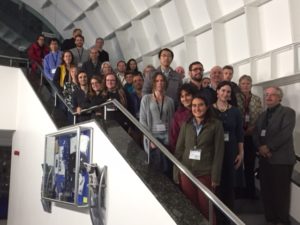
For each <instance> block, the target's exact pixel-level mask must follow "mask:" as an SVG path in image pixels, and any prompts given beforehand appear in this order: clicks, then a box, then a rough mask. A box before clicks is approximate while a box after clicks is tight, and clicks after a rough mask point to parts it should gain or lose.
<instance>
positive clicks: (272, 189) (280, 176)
mask: <svg viewBox="0 0 300 225" xmlns="http://www.w3.org/2000/svg"><path fill="white" fill-rule="evenodd" d="M264 94H265V95H264V98H265V103H266V106H267V110H266V111H264V112H263V113H262V114H261V115H260V116H259V118H258V119H257V122H256V127H255V130H254V134H253V141H254V144H255V145H256V147H257V148H258V154H259V178H260V187H261V198H262V201H263V204H264V211H265V218H266V220H267V224H269V225H280V224H290V220H289V209H290V194H291V181H290V180H291V176H292V171H293V167H294V164H295V163H296V156H295V151H294V141H293V131H294V128H295V122H296V114H295V111H294V110H293V109H291V108H289V107H286V106H282V105H281V100H282V97H283V92H282V90H281V89H280V88H279V87H275V86H273V87H269V88H267V89H266V90H265V93H264Z"/></svg>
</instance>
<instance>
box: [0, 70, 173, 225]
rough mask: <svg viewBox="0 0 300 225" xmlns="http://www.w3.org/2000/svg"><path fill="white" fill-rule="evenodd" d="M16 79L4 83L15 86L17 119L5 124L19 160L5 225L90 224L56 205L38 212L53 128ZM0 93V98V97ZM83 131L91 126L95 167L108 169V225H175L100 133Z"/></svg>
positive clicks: (20, 77)
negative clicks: (47, 145) (47, 138)
mask: <svg viewBox="0 0 300 225" xmlns="http://www.w3.org/2000/svg"><path fill="white" fill-rule="evenodd" d="M9 69H11V68H4V69H3V68H0V73H1V70H3V71H6V74H9V75H10V74H11V72H10V70H9ZM12 71H14V70H12ZM17 74H18V79H15V80H13V76H11V78H12V80H10V79H8V78H7V77H10V76H9V75H7V77H6V80H7V81H8V82H12V81H14V82H15V84H17V87H18V88H17V90H16V92H15V95H16V97H15V98H14V99H15V101H14V102H11V104H13V105H15V108H16V114H15V117H11V118H10V119H11V120H15V118H16V120H15V121H16V123H15V126H14V128H15V130H16V132H15V133H14V135H13V142H12V150H13V151H14V150H19V151H20V155H19V156H15V155H12V161H11V164H12V167H11V180H10V199H9V215H8V225H20V224H26V225H37V224H43V225H48V224H49V225H50V224H51V225H52V224H72V225H85V224H86V225H88V224H91V220H90V216H89V214H88V213H87V212H78V211H73V210H70V209H68V208H64V207H62V206H57V205H55V204H53V207H52V213H51V214H48V213H45V212H44V211H43V209H42V205H41V202H40V191H41V181H42V167H41V164H42V163H43V159H44V141H45V135H46V134H48V133H53V132H55V131H56V128H55V126H54V124H53V122H52V121H51V119H50V117H49V116H48V114H47V113H46V111H45V110H44V108H43V107H42V105H41V103H40V102H39V100H38V98H37V97H36V96H35V94H34V92H33V90H32V89H31V87H30V86H29V84H28V83H27V80H26V79H25V77H24V76H23V75H22V74H21V71H19V72H17ZM0 78H2V76H1V77H0ZM2 80H4V79H0V84H1V83H2ZM0 91H1V93H2V94H1V95H0V96H2V95H3V94H4V93H3V92H2V90H1V89H0ZM12 115H14V114H12ZM88 126H90V127H94V132H95V137H96V138H95V139H94V140H95V142H94V159H95V162H97V163H99V165H100V166H103V165H107V166H108V199H107V212H108V215H107V225H116V224H124V225H126V224H128V225H135V224H136V225H140V224H145V225H150V224H170V225H173V224H175V223H174V221H173V220H172V218H171V217H170V216H169V214H167V212H166V211H165V210H164V209H163V208H162V206H161V205H160V204H159V202H158V201H157V200H156V198H155V196H153V194H152V193H150V191H149V190H148V188H147V187H146V186H145V185H144V184H143V182H142V181H141V180H140V179H139V178H138V177H137V175H136V174H135V173H134V172H133V171H132V169H131V168H130V167H129V165H128V164H127V163H126V162H125V160H124V159H123V158H122V157H121V155H120V154H119V153H118V152H117V150H116V149H115V148H114V147H113V146H112V144H111V143H110V142H109V141H108V139H107V138H106V137H105V136H104V135H103V133H102V132H101V131H100V129H99V128H97V127H96V126H95V124H94V123H90V124H88ZM9 128H10V129H11V127H9ZM154 215H155V216H154ZM141 221H143V222H141Z"/></svg>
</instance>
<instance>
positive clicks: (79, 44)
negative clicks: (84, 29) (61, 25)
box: [70, 34, 89, 68]
mask: <svg viewBox="0 0 300 225" xmlns="http://www.w3.org/2000/svg"><path fill="white" fill-rule="evenodd" d="M83 44H84V37H83V36H82V35H80V34H79V35H77V36H76V37H75V45H76V47H75V48H72V49H71V50H70V51H71V52H72V54H73V57H74V64H75V65H76V66H77V67H78V68H81V67H82V65H83V63H84V62H86V61H88V60H89V51H88V50H86V49H85V48H84V47H83Z"/></svg>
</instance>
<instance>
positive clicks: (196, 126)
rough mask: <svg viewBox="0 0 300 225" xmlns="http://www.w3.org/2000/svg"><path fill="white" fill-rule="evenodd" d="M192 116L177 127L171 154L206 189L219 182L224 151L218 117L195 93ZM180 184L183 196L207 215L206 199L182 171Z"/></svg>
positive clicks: (222, 135) (212, 188)
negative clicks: (214, 116)
mask: <svg viewBox="0 0 300 225" xmlns="http://www.w3.org/2000/svg"><path fill="white" fill-rule="evenodd" d="M192 114H193V117H192V118H191V119H190V120H188V121H187V122H185V123H184V124H183V126H182V127H181V129H180V133H179V137H178V140H177V144H176V151H175V157H176V158H177V159H178V160H179V161H181V163H182V164H184V165H185V166H186V167H187V168H188V169H189V170H190V171H191V172H192V173H193V175H194V176H195V177H196V178H197V179H198V180H199V181H200V182H202V183H203V184H204V185H206V186H207V187H208V188H209V189H210V190H212V191H214V189H215V187H216V186H217V185H219V183H220V177H221V168H222V162H223V154H224V132H223V126H222V123H221V122H220V121H218V120H217V119H215V118H213V117H212V116H211V114H210V111H209V108H208V103H207V100H206V99H205V98H204V97H203V96H201V95H196V96H195V97H194V98H193V100H192ZM179 180H180V187H181V189H182V190H183V192H184V193H185V194H186V196H187V197H188V198H189V199H190V200H191V201H192V202H193V203H194V204H195V205H196V207H198V208H199V210H200V211H201V213H202V214H203V215H204V216H205V217H207V218H208V215H209V210H208V200H207V198H206V197H205V195H204V194H203V193H202V192H201V191H200V190H199V189H198V188H197V187H196V186H195V185H194V184H193V183H192V182H191V181H190V180H189V179H188V178H187V177H186V176H185V175H184V174H180V175H179Z"/></svg>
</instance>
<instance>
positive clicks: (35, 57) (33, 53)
mask: <svg viewBox="0 0 300 225" xmlns="http://www.w3.org/2000/svg"><path fill="white" fill-rule="evenodd" d="M27 53H28V58H29V60H30V62H31V73H30V74H31V75H32V78H36V77H35V76H36V75H38V72H39V70H38V65H40V66H42V64H43V59H44V57H45V55H47V54H48V53H49V49H48V47H47V46H46V45H45V36H44V35H42V34H41V35H38V36H37V38H36V41H35V42H34V43H32V45H31V46H30V47H29V49H28V52H27Z"/></svg>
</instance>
